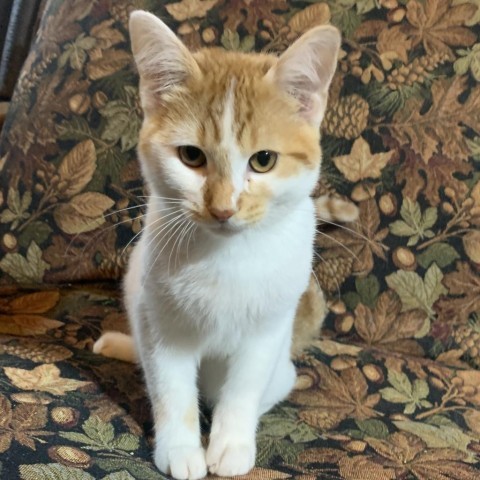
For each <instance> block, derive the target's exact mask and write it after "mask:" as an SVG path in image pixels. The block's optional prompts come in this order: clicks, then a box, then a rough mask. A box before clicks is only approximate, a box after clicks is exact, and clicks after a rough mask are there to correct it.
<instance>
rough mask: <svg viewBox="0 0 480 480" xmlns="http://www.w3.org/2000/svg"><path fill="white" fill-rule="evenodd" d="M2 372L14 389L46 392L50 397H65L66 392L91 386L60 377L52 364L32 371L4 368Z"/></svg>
mask: <svg viewBox="0 0 480 480" xmlns="http://www.w3.org/2000/svg"><path fill="white" fill-rule="evenodd" d="M3 370H4V371H5V375H6V376H7V377H8V378H9V379H10V381H11V382H12V384H13V385H14V386H15V387H17V388H20V389H22V390H35V391H37V392H47V393H51V394H52V395H65V394H66V393H67V392H71V391H74V390H77V389H78V388H81V387H84V386H86V385H90V384H91V382H83V381H80V380H74V379H72V378H64V377H62V376H61V375H60V370H59V368H58V367H57V366H56V365H52V364H46V365H40V366H38V367H35V368H34V369H33V370H24V369H23V368H14V367H4V369H3Z"/></svg>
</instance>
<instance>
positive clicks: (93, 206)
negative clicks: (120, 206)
mask: <svg viewBox="0 0 480 480" xmlns="http://www.w3.org/2000/svg"><path fill="white" fill-rule="evenodd" d="M114 204H115V202H114V201H113V200H112V199H111V198H110V197H107V196H106V195H103V193H98V192H85V193H80V194H79V195H75V197H73V198H72V199H71V200H70V201H69V202H68V205H70V206H72V207H73V208H74V209H75V210H76V211H77V212H78V213H79V214H81V215H83V216H85V217H88V218H96V217H101V216H102V215H103V214H104V212H105V211H106V210H108V209H109V208H111V207H113V205H114Z"/></svg>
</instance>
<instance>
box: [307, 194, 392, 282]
mask: <svg viewBox="0 0 480 480" xmlns="http://www.w3.org/2000/svg"><path fill="white" fill-rule="evenodd" d="M359 210H360V215H359V219H358V221H357V222H355V223H354V224H353V225H352V226H351V227H350V228H351V229H352V230H353V231H352V232H351V231H348V230H344V229H338V230H335V231H333V232H330V233H328V235H326V234H323V235H318V236H317V239H316V243H317V245H318V246H320V247H321V248H322V250H321V252H320V254H321V257H322V258H323V259H325V260H328V259H335V258H337V259H340V258H348V259H350V260H353V272H355V273H358V274H361V275H367V274H368V273H369V272H371V270H372V269H373V266H374V257H373V256H374V255H375V256H377V257H379V258H380V259H382V260H386V255H385V252H386V251H388V247H387V246H386V245H384V244H383V243H382V241H383V240H384V238H385V237H386V236H387V235H388V228H383V229H381V230H378V227H379V226H380V212H379V210H378V206H377V203H376V201H375V200H374V199H373V198H372V199H369V200H366V201H363V202H361V203H360V205H359ZM321 261H322V260H321ZM337 261H338V260H337Z"/></svg>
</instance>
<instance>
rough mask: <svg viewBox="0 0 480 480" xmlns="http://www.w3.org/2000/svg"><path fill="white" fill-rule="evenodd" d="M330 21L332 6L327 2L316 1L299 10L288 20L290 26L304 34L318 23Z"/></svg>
mask: <svg viewBox="0 0 480 480" xmlns="http://www.w3.org/2000/svg"><path fill="white" fill-rule="evenodd" d="M329 21H330V8H329V6H328V4H326V3H315V4H314V5H309V6H308V7H307V8H304V9H302V10H299V11H298V12H297V13H295V15H293V16H292V18H290V20H289V21H288V26H289V27H290V28H291V29H292V30H293V31H294V32H297V33H298V34H302V33H304V32H306V31H307V30H309V29H310V28H313V27H315V26H317V25H323V24H325V23H328V22H329Z"/></svg>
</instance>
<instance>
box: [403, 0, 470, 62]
mask: <svg viewBox="0 0 480 480" xmlns="http://www.w3.org/2000/svg"><path fill="white" fill-rule="evenodd" d="M451 5H452V2H451V0H426V1H425V2H424V3H422V2H419V1H417V0H413V1H410V2H408V3H407V19H408V21H409V22H410V25H408V26H407V27H406V28H404V31H405V32H406V33H407V35H408V36H409V37H410V38H411V39H412V46H413V47H415V46H417V45H418V44H419V43H422V44H423V47H424V48H425V50H426V51H427V53H429V54H432V53H437V52H438V53H444V54H446V55H448V56H452V55H453V52H452V49H451V48H450V46H454V47H460V46H463V47H467V46H470V45H473V44H474V43H475V41H476V39H477V37H476V35H475V34H474V33H473V32H472V31H470V30H469V29H468V28H465V27H464V26H463V25H465V24H466V23H467V22H468V21H469V20H470V18H471V17H472V15H474V14H475V12H476V10H477V9H476V7H475V6H474V5H471V4H463V5H457V6H454V7H452V6H451Z"/></svg>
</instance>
